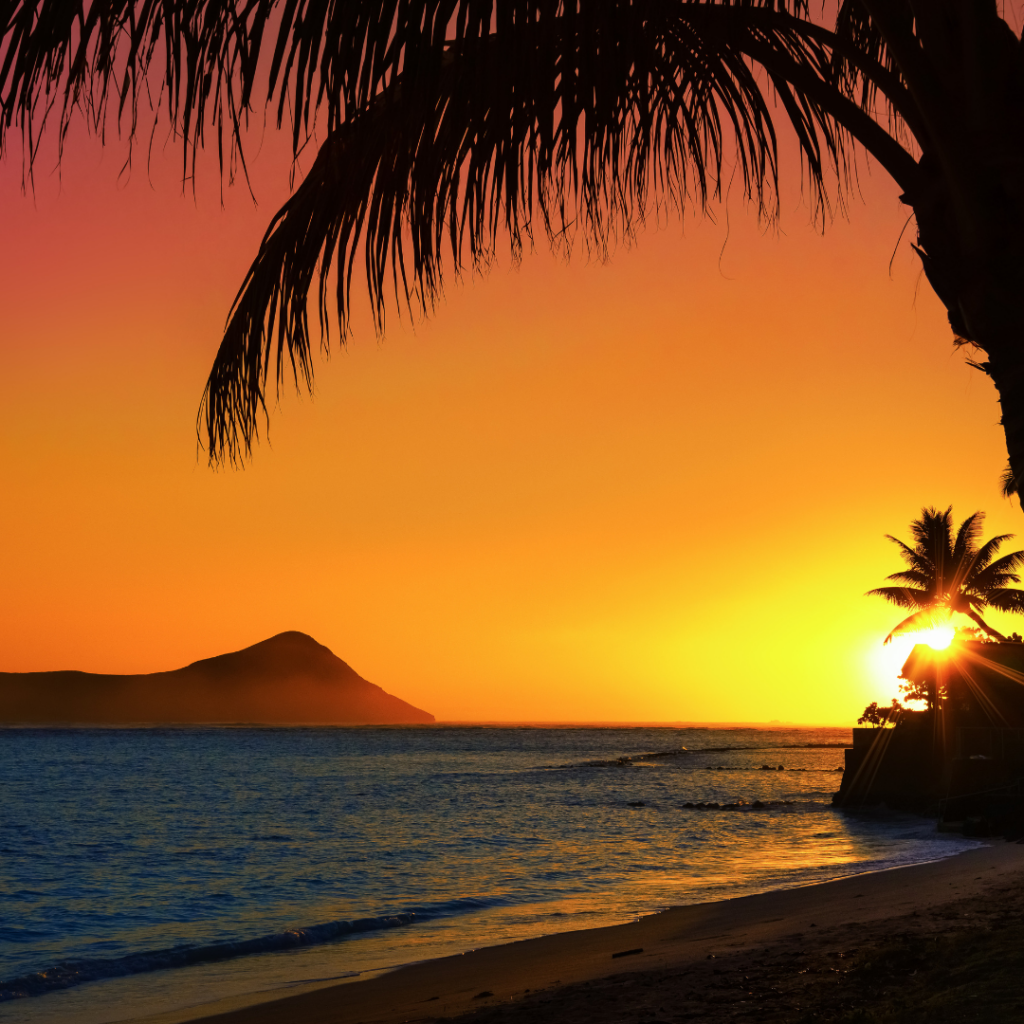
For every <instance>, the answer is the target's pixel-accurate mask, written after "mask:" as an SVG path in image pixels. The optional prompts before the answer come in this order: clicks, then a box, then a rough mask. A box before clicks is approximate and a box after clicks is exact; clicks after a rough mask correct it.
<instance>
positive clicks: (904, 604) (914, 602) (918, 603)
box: [864, 587, 935, 608]
mask: <svg viewBox="0 0 1024 1024" xmlns="http://www.w3.org/2000/svg"><path fill="white" fill-rule="evenodd" d="M864 596H865V597H884V598H885V600H886V601H889V602H890V603H891V604H894V605H896V606H897V607H898V608H927V607H929V606H931V605H932V604H934V602H935V599H934V598H933V597H932V595H931V594H930V593H928V591H925V590H915V589H914V588H913V587H877V588H876V589H875V590H869V591H868V592H867V593H866V594H865V595H864Z"/></svg>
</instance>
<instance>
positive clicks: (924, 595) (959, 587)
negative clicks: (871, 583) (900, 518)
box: [868, 506, 1024, 699]
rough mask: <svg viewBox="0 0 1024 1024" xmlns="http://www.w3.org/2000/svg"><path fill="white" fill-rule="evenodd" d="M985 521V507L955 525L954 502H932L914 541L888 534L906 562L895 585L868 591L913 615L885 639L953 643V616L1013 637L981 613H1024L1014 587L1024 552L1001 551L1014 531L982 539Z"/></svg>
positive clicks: (995, 636)
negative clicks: (902, 637) (905, 637)
mask: <svg viewBox="0 0 1024 1024" xmlns="http://www.w3.org/2000/svg"><path fill="white" fill-rule="evenodd" d="M984 520H985V514H984V513H983V512H974V513H972V514H971V515H969V516H968V517H967V518H966V519H965V520H964V521H963V522H962V523H961V524H960V525H959V526H958V527H955V526H954V521H953V508H952V506H950V507H949V508H947V509H946V510H945V511H939V510H938V509H937V508H933V507H927V508H923V509H922V510H921V515H920V516H919V517H918V518H917V519H915V520H913V521H912V522H911V524H910V532H911V538H912V542H911V543H910V544H907V543H905V542H904V541H902V540H900V539H899V538H898V537H893V536H891V535H889V534H887V535H886V536H887V539H888V540H890V541H892V543H893V544H895V545H896V547H897V548H898V549H899V554H900V557H901V558H902V559H903V561H904V562H905V563H906V567H905V568H904V569H901V570H900V571H899V572H895V573H893V574H892V575H890V576H887V577H886V579H887V580H889V581H890V583H891V585H889V586H884V587H877V588H876V589H874V590H870V591H868V596H869V597H870V596H876V597H882V598H884V599H885V600H886V601H889V602H890V603H891V604H894V605H896V606H897V607H898V608H904V609H907V610H909V611H910V613H911V614H910V615H908V616H907V617H906V618H904V619H903V620H902V621H900V622H898V623H897V624H896V625H895V626H894V627H893V628H892V630H891V631H890V632H889V635H888V636H887V637H886V638H885V643H889V642H890V641H892V639H893V638H894V637H897V636H900V635H903V634H907V633H916V634H921V635H922V642H927V643H930V644H931V646H933V647H935V648H941V647H947V646H949V644H950V643H951V642H952V640H953V637H954V628H953V626H952V625H951V622H950V619H951V616H953V615H963V616H966V617H967V618H968V619H970V620H971V622H972V623H974V626H975V627H976V628H977V629H978V630H980V631H981V632H982V633H983V634H984V635H985V636H986V637H988V638H990V639H992V640H998V641H1004V642H1005V641H1006V640H1007V637H1005V636H1004V635H1003V634H1002V633H1000V632H998V631H997V630H996V629H995V628H993V627H992V626H991V625H989V623H988V622H986V621H985V619H984V618H983V617H982V614H981V613H982V612H983V611H985V610H986V609H988V608H994V609H996V610H998V611H1003V612H1016V613H1024V590H1020V589H1018V588H1016V587H1012V586H1011V584H1013V583H1020V574H1019V570H1020V568H1021V566H1022V565H1024V551H1013V552H1011V553H1010V554H1007V555H1002V556H999V549H1000V548H1001V547H1002V545H1003V544H1004V543H1005V542H1006V541H1008V540H1010V539H1011V538H1012V536H1013V535H1012V534H1001V535H999V536H996V537H991V538H989V539H988V540H986V541H982V539H981V537H982V528H983V524H984ZM997 556H999V557H997ZM936 633H937V634H938V636H936ZM910 699H917V698H910Z"/></svg>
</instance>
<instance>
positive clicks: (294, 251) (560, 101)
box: [0, 0, 917, 458]
mask: <svg viewBox="0 0 1024 1024" xmlns="http://www.w3.org/2000/svg"><path fill="white" fill-rule="evenodd" d="M877 35H878V33H877V32H876V31H875V29H874V28H873V27H872V23H871V20H870V19H865V17H864V15H863V12H861V11H860V9H859V7H858V6H857V4H856V3H854V2H852V0H851V2H846V3H844V4H843V5H842V7H841V10H840V19H839V24H838V26H837V31H836V32H833V31H831V30H830V29H828V28H827V27H825V26H824V25H821V24H818V23H816V22H815V21H814V20H813V19H812V17H811V11H810V8H809V5H808V4H807V2H806V0H708V2H698V0H673V2H669V0H648V2H646V3H643V4H638V3H635V2H632V0H568V2H566V0H369V2H368V0H346V2H345V3H341V2H339V0H234V2H232V0H94V2H91V3H87V2H86V0H0V42H2V49H0V151H2V150H3V149H4V147H5V145H6V138H7V134H8V132H9V130H10V129H11V128H12V127H20V128H21V130H22V131H23V132H24V133H25V137H26V140H27V150H28V152H29V153H30V154H32V153H34V152H35V146H36V140H37V139H38V136H39V133H40V130H41V127H42V125H43V124H44V123H45V121H46V119H47V117H48V116H50V115H51V113H53V114H54V116H56V118H57V125H58V127H59V129H60V133H61V136H63V132H64V131H65V130H66V127H67V124H68V120H69V118H70V117H71V115H72V113H73V112H74V110H76V109H84V110H85V111H86V113H87V114H88V116H89V117H90V119H91V120H92V122H93V124H94V125H96V126H97V127H98V128H102V126H103V125H104V123H105V118H106V116H107V113H108V111H111V110H115V111H116V113H117V115H118V117H122V116H123V117H124V118H125V119H126V121H127V126H126V131H127V132H128V133H129V134H130V135H132V134H134V132H135V131H136V129H137V126H138V124H139V118H140V116H143V115H144V114H145V111H146V103H147V102H149V101H150V100H151V99H153V98H155V104H156V108H157V115H155V116H158V115H159V112H160V111H163V112H164V113H165V115H166V116H167V117H168V118H169V120H170V122H171V124H172V125H173V127H174V129H175V130H176V131H177V132H180V134H181V136H182V137H183V139H184V140H185V147H184V154H185V157H184V158H185V160H186V165H187V163H188V161H189V160H190V159H191V160H192V161H194V159H195V154H196V152H197V151H198V149H199V148H200V147H201V146H202V145H203V143H204V141H206V133H207V132H210V133H212V134H213V135H214V136H216V142H217V147H218V152H220V153H221V154H222V159H227V160H228V161H229V162H231V161H232V160H233V159H235V158H238V159H243V165H242V166H243V169H244V158H243V157H242V156H241V154H242V148H241V147H242V143H243V142H244V134H245V122H246V116H247V113H248V111H249V110H250V109H251V108H252V107H253V106H254V105H255V104H256V102H257V101H256V100H255V99H254V97H255V93H256V90H257V89H258V88H259V87H260V85H259V83H261V82H262V81H263V80H264V79H262V78H261V77H260V76H261V75H265V76H266V79H265V80H266V82H267V90H268V91H267V95H266V97H265V100H263V101H261V102H265V103H266V104H268V105H269V106H270V107H271V108H272V109H274V110H275V111H276V115H277V120H278V123H279V124H280V123H282V122H283V121H284V120H285V119H286V118H288V117H290V118H291V125H290V127H291V132H292V144H293V149H294V151H295V152H296V153H298V152H299V150H300V149H301V148H302V147H303V146H304V145H306V143H307V140H308V138H309V136H310V134H311V133H312V132H313V131H314V128H316V129H317V130H320V129H322V130H323V131H325V132H326V139H325V141H324V142H323V144H322V145H321V147H320V151H319V154H318V156H317V158H316V160H315V162H314V164H313V166H312V168H311V169H310V171H309V173H308V174H307V176H306V179H305V181H304V182H303V184H302V185H301V186H300V188H299V190H298V191H297V192H296V194H295V195H294V196H293V197H292V199H291V200H290V201H289V203H287V204H286V206H285V207H284V208H282V210H281V211H280V212H279V213H278V215H277V216H276V217H275V219H274V221H273V223H272V224H271V227H270V229H269V230H268V232H267V235H266V236H265V238H264V243H263V246H262V247H261V250H260V252H259V254H258V256H257V258H256V260H255V261H254V262H253V264H252V267H251V268H250V272H249V274H248V276H247V278H246V281H245V283H244V285H243V287H242V289H241V291H240V292H239V295H238V297H237V299H236V302H235V306H234V309H233V311H232V315H231V318H230V320H229V324H228V328H227V331H226V333H225V337H224V341H223V343H222V345H221V349H220V352H219V355H218V359H217V363H216V365H215V367H214V370H213V373H212V374H211V377H210V381H209V383H208V387H207V391H206V394H205V397H204V405H203V411H202V416H203V419H204V422H205V427H206V430H207V435H208V441H209V445H210V452H211V457H213V458H217V457H221V456H226V457H228V458H236V457H239V456H240V455H244V454H245V453H246V452H247V451H248V450H249V448H250V446H251V444H252V442H253V440H254V438H255V437H256V435H257V430H258V413H259V410H260V409H264V410H265V408H266V404H265V403H266V387H267V379H268V375H269V372H270V368H271V366H274V367H275V368H276V370H275V372H276V376H277V378H278V382H280V378H281V376H282V374H283V372H284V371H285V370H286V369H287V368H291V370H292V372H293V374H294V375H295V376H296V378H297V379H300V380H303V381H305V382H306V383H307V384H308V383H310V381H311V374H312V360H311V338H310V332H309V328H308V323H307V303H308V300H309V297H310V291H311V289H312V288H313V287H314V286H315V287H316V288H317V289H318V295H319V314H320V320H321V327H323V326H324V325H325V324H326V322H327V320H328V312H329V311H328V303H327V294H326V289H327V280H328V276H329V274H330V272H331V269H332V267H333V269H334V271H335V273H336V274H337V281H338V284H337V288H338V305H339V314H340V317H341V327H342V337H344V335H345V330H346V327H347V323H348V321H347V317H348V311H349V302H350V296H351V291H352V282H353V273H354V267H355V264H356V261H357V260H358V258H359V255H360V254H362V255H363V257H364V261H365V264H366V274H367V279H368V284H369V289H370V296H371V302H372V306H373V310H374V313H375V316H376V318H377V321H378V325H379V326H382V325H383V309H384V305H383V303H384V288H385V283H386V282H387V281H388V280H391V281H392V282H393V283H394V284H395V285H396V287H397V290H398V292H399V295H400V296H404V298H405V299H407V300H411V301H413V302H415V303H418V304H419V305H421V306H423V307H425V308H429V307H430V304H431V303H432V302H433V300H434V299H435V297H436V295H437V292H438V289H439V288H440V286H441V283H442V266H443V260H444V259H445V258H446V254H447V258H448V259H450V261H451V266H452V268H453V269H455V270H458V269H459V268H460V267H462V266H464V265H466V263H473V264H477V265H479V264H481V263H484V262H486V261H487V260H488V259H489V257H490V255H491V253H492V252H493V250H494V246H495V239H496V236H497V234H498V233H499V232H504V233H507V234H508V236H509V237H510V238H511V240H512V246H513V250H514V251H516V250H518V249H519V247H521V246H523V245H524V244H526V243H528V242H529V241H531V240H532V239H533V237H534V218H535V217H537V218H538V221H539V223H540V224H541V225H542V227H543V231H544V233H545V234H546V235H548V236H549V237H560V236H561V235H562V233H563V232H565V231H569V232H578V233H579V234H581V235H582V236H584V237H586V238H588V239H589V241H590V242H591V244H593V245H596V246H598V247H604V246H606V245H607V244H608V243H609V242H610V240H612V239H614V238H615V237H616V235H617V234H620V233H627V232H629V231H630V230H631V229H632V228H633V227H634V225H636V224H637V223H638V222H641V221H642V220H643V219H644V216H645V214H646V213H647V211H648V208H649V204H650V202H651V201H652V199H651V193H652V190H653V193H654V196H655V198H654V200H653V201H654V202H661V201H668V202H673V203H676V204H679V205H686V204H691V205H693V206H696V207H697V208H700V207H703V206H704V204H705V203H706V202H707V201H708V199H709V197H713V196H715V195H717V194H718V191H719V189H720V187H721V183H722V178H723V173H724V168H725V167H726V165H727V163H728V162H729V161H733V160H734V161H735V163H736V166H737V169H738V173H739V177H740V179H741V181H742V184H743V187H744V189H745V191H746V193H747V195H748V196H749V197H751V198H752V199H753V200H754V202H755V203H756V204H757V206H758V207H759V209H760V210H761V211H762V213H763V214H765V215H767V216H771V215H772V214H773V213H774V211H775V205H774V204H775V202H776V195H777V189H776V174H777V160H776V148H777V141H776V133H775V128H774V121H775V120H776V119H778V118H779V117H780V114H779V111H780V110H781V112H782V114H781V117H782V119H783V120H785V121H786V122H788V124H789V125H790V126H791V127H792V129H793V131H794V132H795V134H796V137H797V140H798V143H799V145H800V148H801V151H802V153H803V158H804V165H805V168H806V171H807V180H808V182H809V185H810V190H811V195H812V197H813V199H814V201H815V202H816V203H817V204H819V206H824V205H826V204H827V203H828V199H827V197H826V187H825V181H826V177H827V175H828V174H829V173H830V170H831V171H833V172H835V174H836V175H837V176H838V179H839V182H840V187H841V185H842V182H843V181H845V180H846V176H847V174H848V171H849V162H848V161H849V155H848V152H849V150H848V134H849V133H852V135H853V136H854V137H855V138H856V139H858V140H859V141H860V142H861V143H863V144H865V145H867V146H868V148H869V149H870V150H871V151H872V152H873V154H874V155H875V156H876V157H877V158H878V159H879V160H880V162H881V163H882V164H883V166H885V167H886V169H887V170H889V171H890V173H892V174H893V176H894V177H895V178H896V179H897V180H898V181H900V182H901V183H902V184H903V185H904V187H909V183H910V182H911V181H912V180H914V179H915V177H916V173H917V169H916V165H915V163H914V160H913V159H912V158H911V157H910V155H908V153H907V152H906V151H905V150H904V149H903V148H902V147H901V146H900V144H899V143H898V142H897V141H895V140H894V139H893V138H891V137H890V135H889V134H888V133H887V132H886V131H885V130H884V129H883V128H882V127H880V126H879V125H878V124H877V123H876V121H875V120H874V119H873V118H874V116H875V113H876V112H875V110H874V104H875V101H876V98H877V97H878V96H881V97H882V98H883V102H884V103H885V104H886V105H888V107H889V109H890V113H891V116H893V117H897V118H900V117H902V118H903V119H904V120H907V123H908V124H911V122H912V120H913V113H912V110H913V104H912V103H911V102H910V98H909V93H908V91H907V89H906V86H905V84H904V83H903V82H902V81H901V79H900V76H899V74H898V73H897V69H896V63H895V62H894V60H893V59H892V57H891V56H890V55H889V54H888V51H887V50H886V48H885V47H884V46H882V45H881V44H880V43H879V42H878V39H877ZM911 127H912V128H913V127H914V126H913V124H911ZM915 130H916V129H915ZM224 154H227V156H226V157H225V156H224ZM187 170H188V167H187V166H186V171H187Z"/></svg>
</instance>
